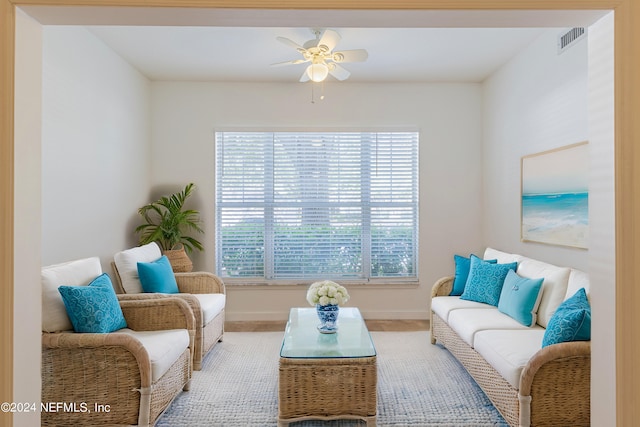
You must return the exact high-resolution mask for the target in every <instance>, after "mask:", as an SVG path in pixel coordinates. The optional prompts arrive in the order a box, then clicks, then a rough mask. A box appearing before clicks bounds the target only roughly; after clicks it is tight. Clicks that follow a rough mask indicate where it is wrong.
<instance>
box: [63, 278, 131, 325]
mask: <svg viewBox="0 0 640 427" xmlns="http://www.w3.org/2000/svg"><path fill="white" fill-rule="evenodd" d="M58 292H60V295H62V301H63V302H64V306H65V308H66V309H67V315H68V316H69V320H71V324H72V325H73V330H74V331H76V332H90V333H108V332H113V331H117V330H118V329H122V328H126V327H127V322H126V321H125V319H124V315H123V314H122V309H121V308H120V303H119V302H118V297H116V293H115V291H114V290H113V285H112V284H111V279H110V278H109V275H108V274H107V273H103V274H102V275H100V276H98V277H96V278H95V279H94V280H93V281H92V282H91V283H89V285H87V286H60V287H58Z"/></svg>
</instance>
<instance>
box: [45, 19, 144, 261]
mask: <svg viewBox="0 0 640 427" xmlns="http://www.w3.org/2000/svg"><path fill="white" fill-rule="evenodd" d="M43 33H44V64H43V77H42V78H43V101H42V102H43V108H42V111H43V114H42V122H43V124H42V131H43V132H42V135H43V140H42V265H49V264H54V263H58V262H64V261H68V260H72V259H77V258H84V257H89V256H99V257H100V258H101V261H102V267H103V270H105V271H106V272H109V273H111V267H110V265H109V264H110V262H111V260H112V259H113V254H114V253H115V252H117V251H120V250H122V249H125V248H128V247H131V246H134V245H135V243H136V240H135V237H134V235H133V228H134V227H135V225H136V223H135V222H136V221H138V218H137V209H138V207H140V206H142V205H143V204H145V203H147V199H148V189H149V160H150V148H149V138H150V128H149V91H150V84H149V81H148V80H147V79H146V77H144V76H142V75H141V74H140V73H139V72H138V71H137V70H135V69H134V68H133V67H131V66H130V65H129V64H128V63H127V62H126V61H124V60H123V59H122V58H121V57H120V56H118V55H116V54H115V53H114V52H113V51H112V50H111V49H110V48H108V47H107V46H106V45H104V43H102V42H101V41H100V40H98V39H97V38H96V37H95V36H94V35H93V34H92V33H90V32H89V31H87V30H86V29H84V28H82V27H65V26H47V27H44V31H43Z"/></svg>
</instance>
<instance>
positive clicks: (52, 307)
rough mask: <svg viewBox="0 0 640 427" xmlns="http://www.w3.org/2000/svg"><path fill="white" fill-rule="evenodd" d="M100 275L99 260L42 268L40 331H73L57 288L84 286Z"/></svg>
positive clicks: (81, 260)
mask: <svg viewBox="0 0 640 427" xmlns="http://www.w3.org/2000/svg"><path fill="white" fill-rule="evenodd" d="M101 274H102V266H101V265H100V258H98V257H92V258H84V259H79V260H75V261H69V262H65V263H62V264H55V265H50V266H47V267H42V270H41V282H42V330H43V331H44V332H58V331H68V330H73V325H71V321H70V320H69V316H67V309H66V308H65V306H64V302H62V296H61V295H60V292H58V287H59V286H62V285H67V286H86V285H88V284H89V283H91V282H92V281H93V279H95V278H96V277H98V276H100V275H101Z"/></svg>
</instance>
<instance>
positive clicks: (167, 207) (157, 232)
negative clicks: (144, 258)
mask: <svg viewBox="0 0 640 427" xmlns="http://www.w3.org/2000/svg"><path fill="white" fill-rule="evenodd" d="M194 188H195V186H194V184H193V183H189V184H187V186H186V187H185V188H184V190H182V191H179V192H177V193H174V194H172V195H170V196H163V197H161V198H160V199H158V200H156V201H155V202H152V203H149V204H148V205H145V206H143V207H141V208H140V209H138V213H139V214H140V215H141V216H142V218H144V221H145V223H144V224H142V225H139V226H138V227H136V230H135V232H136V233H139V234H140V239H139V242H140V244H141V245H146V244H148V243H151V242H156V243H157V244H158V246H160V248H161V249H162V251H163V253H164V254H165V255H166V256H167V258H169V261H170V262H171V266H172V268H173V271H174V272H185V271H191V270H192V268H193V264H192V262H191V259H189V256H188V255H187V253H186V252H188V253H191V252H193V250H194V249H198V250H200V251H201V250H203V249H204V248H203V246H202V243H200V242H199V241H198V240H197V239H195V238H194V237H192V236H190V235H189V234H188V233H190V232H191V233H193V232H197V233H202V232H203V231H202V229H201V228H200V225H199V221H200V213H199V212H198V211H197V210H195V209H184V203H185V201H186V200H187V198H188V197H189V196H190V195H191V193H192V191H193V190H194ZM185 251H186V252H185Z"/></svg>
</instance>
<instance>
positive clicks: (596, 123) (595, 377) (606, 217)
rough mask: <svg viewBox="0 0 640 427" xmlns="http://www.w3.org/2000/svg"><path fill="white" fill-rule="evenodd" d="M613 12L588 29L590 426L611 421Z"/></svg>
mask: <svg viewBox="0 0 640 427" xmlns="http://www.w3.org/2000/svg"><path fill="white" fill-rule="evenodd" d="M613 63H614V60H613V12H612V13H610V14H609V15H607V16H606V17H604V18H602V19H601V20H600V21H598V22H597V23H596V24H594V25H592V26H591V27H590V28H589V143H590V144H591V175H590V179H591V181H590V184H589V185H590V188H589V223H590V227H591V231H590V233H591V245H590V248H589V277H590V280H591V283H592V284H593V285H592V287H591V301H592V304H593V317H592V326H591V340H592V341H591V366H592V369H591V414H592V415H591V424H592V425H594V426H604V425H611V426H612V425H616V363H615V358H614V354H613V353H614V351H613V350H612V349H615V348H616V334H615V328H614V326H615V324H616V301H615V299H616V272H615V211H614V209H613V207H614V203H615V199H614V195H615V175H614V170H615V169H614V166H615V162H614V143H613V141H614V96H613V95H614V88H613V69H614V66H613V65H614V64H613Z"/></svg>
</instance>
